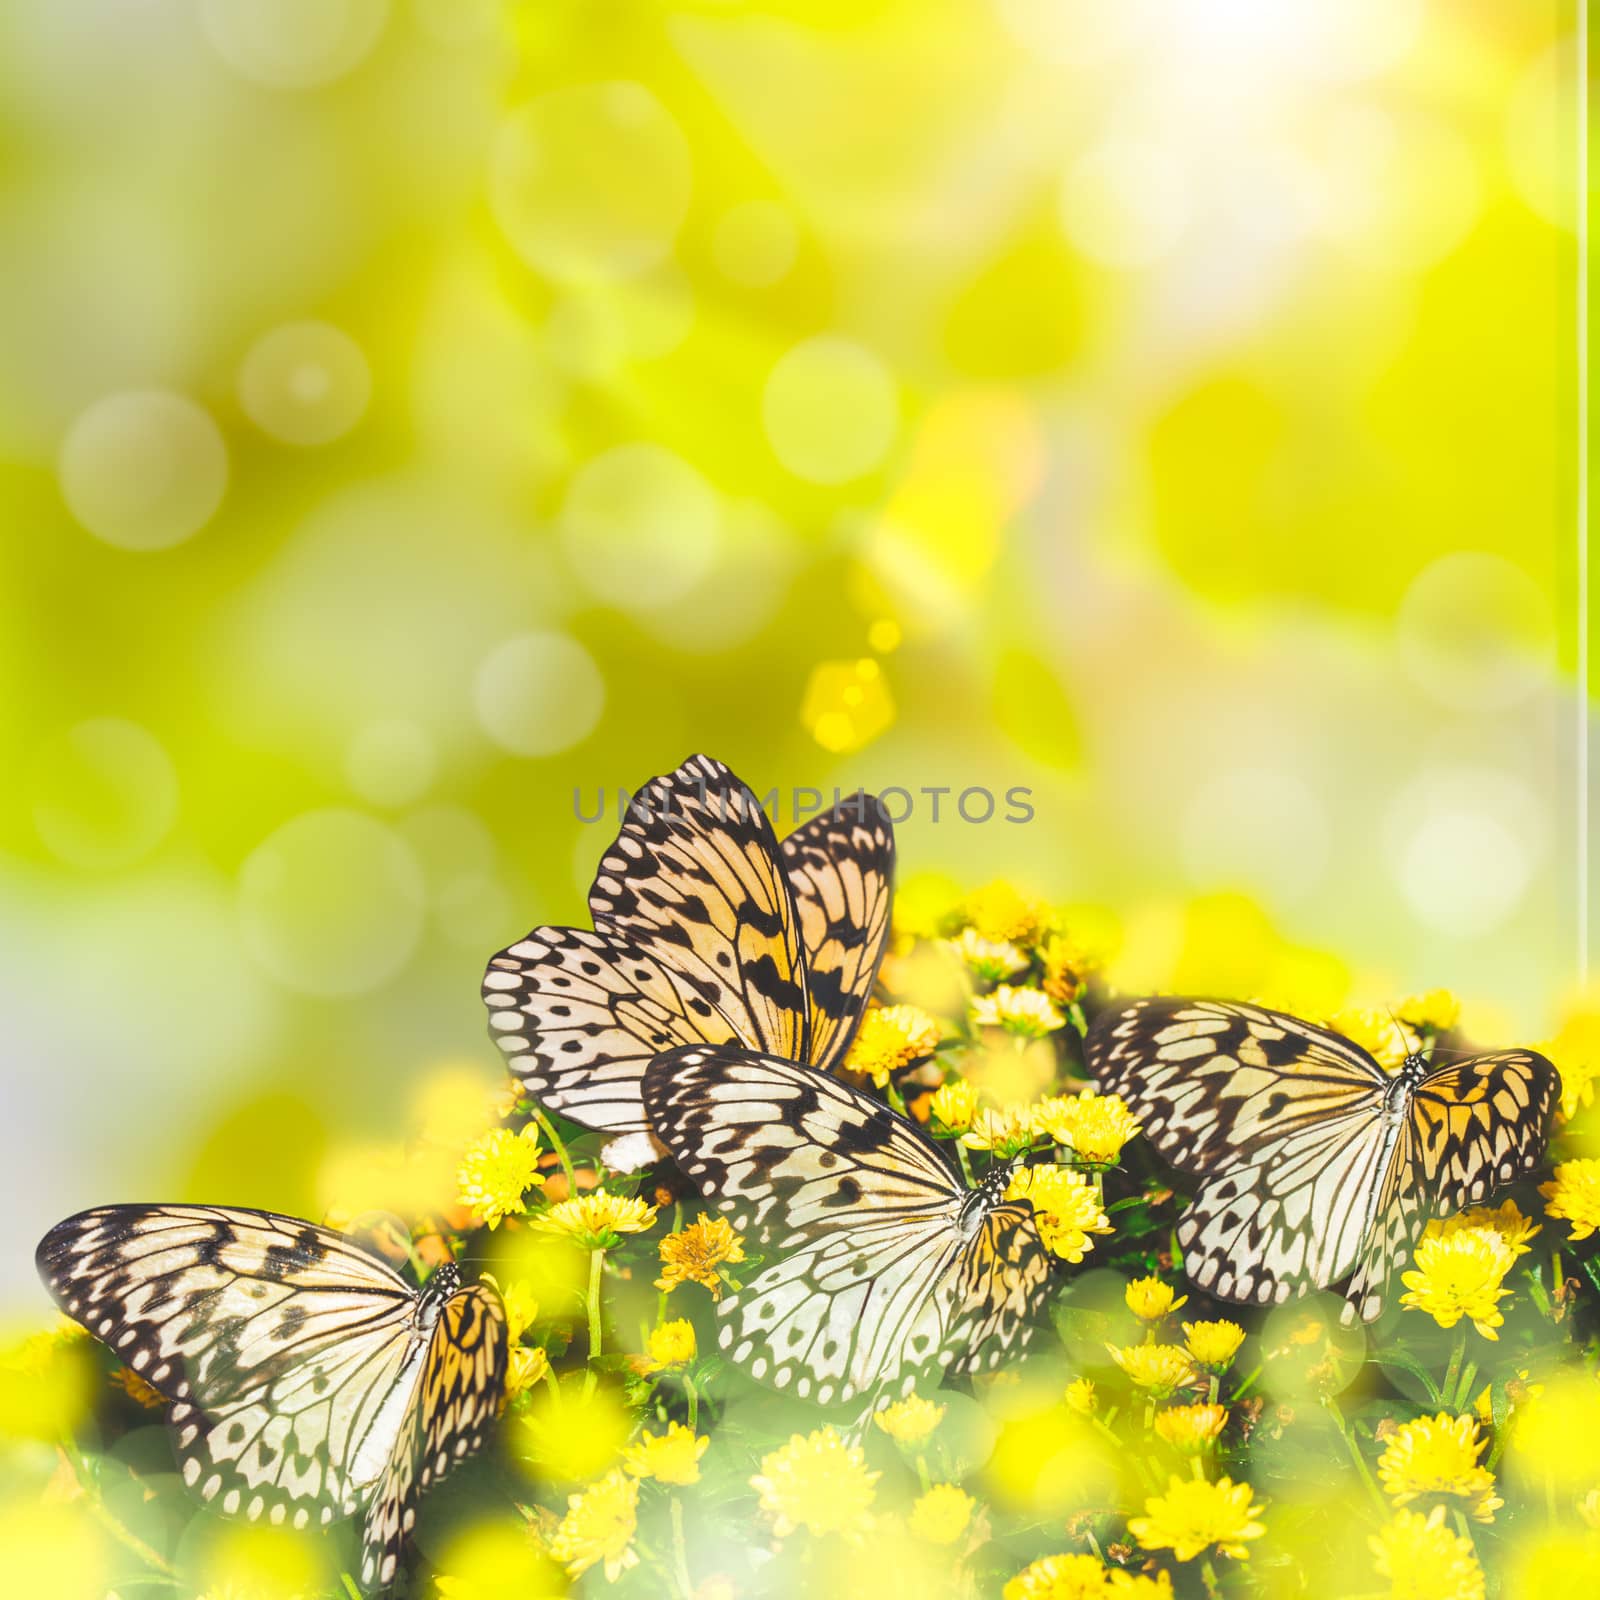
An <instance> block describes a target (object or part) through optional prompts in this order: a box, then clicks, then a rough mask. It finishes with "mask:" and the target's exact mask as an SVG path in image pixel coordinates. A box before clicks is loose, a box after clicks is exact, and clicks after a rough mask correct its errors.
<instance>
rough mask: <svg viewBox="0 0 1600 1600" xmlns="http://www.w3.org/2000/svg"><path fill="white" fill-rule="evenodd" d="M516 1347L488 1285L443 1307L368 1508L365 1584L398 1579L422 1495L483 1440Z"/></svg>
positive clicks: (458, 1294) (363, 1567)
mask: <svg viewBox="0 0 1600 1600" xmlns="http://www.w3.org/2000/svg"><path fill="white" fill-rule="evenodd" d="M509 1348H510V1342H509V1338H508V1334H507V1328H506V1314H505V1307H504V1306H503V1305H502V1304H501V1303H500V1297H499V1295H497V1294H496V1293H495V1292H494V1291H493V1290H492V1289H490V1288H488V1287H487V1286H485V1285H483V1284H470V1285H468V1286H467V1287H466V1288H464V1289H461V1290H459V1291H457V1292H456V1293H455V1294H453V1295H451V1296H450V1298H449V1299H448V1300H446V1301H445V1303H444V1305H443V1306H442V1307H441V1308H440V1311H439V1320H438V1321H437V1322H436V1323H435V1324H434V1327H433V1332H432V1335H431V1337H430V1338H429V1340H428V1346H427V1355H426V1356H425V1358H424V1359H423V1362H422V1369H421V1372H420V1374H419V1376H418V1381H417V1383H416V1385H415V1387H414V1388H413V1389H412V1391H411V1395H410V1399H409V1402H408V1404H407V1406H406V1413H405V1417H404V1420H403V1422H402V1424H401V1428H400V1433H399V1437H398V1439H397V1440H396V1443H395V1446H394V1448H393V1449H392V1450H391V1451H390V1453H389V1458H388V1463H387V1465H386V1466H385V1468H384V1472H383V1476H382V1477H381V1479H380V1480H379V1482H378V1487H377V1490H376V1492H375V1493H374V1495H373V1497H372V1502H371V1504H370V1505H369V1506H368V1508H367V1515H366V1519H365V1526H364V1527H363V1530H362V1543H361V1582H362V1585H363V1586H364V1587H369V1588H370V1587H371V1586H372V1585H374V1584H387V1583H389V1582H391V1581H392V1580H393V1578H394V1575H395V1572H396V1570H397V1569H398V1567H399V1564H400V1556H401V1553H402V1551H403V1549H404V1547H405V1542H406V1540H407V1539H408V1538H409V1537H410V1536H411V1531H412V1529H413V1528H414V1527H415V1526H416V1520H417V1500H418V1497H419V1496H420V1495H421V1494H422V1492H423V1490H425V1489H426V1488H427V1487H428V1486H429V1485H430V1484H432V1483H434V1482H436V1481H437V1480H438V1479H439V1478H442V1477H443V1476H444V1475H445V1473H447V1472H448V1471H449V1470H450V1468H451V1467H453V1466H455V1465H456V1463H457V1462H459V1461H464V1460H465V1459H466V1458H467V1457H468V1456H470V1455H472V1454H473V1453H474V1452H476V1451H477V1450H478V1449H479V1448H480V1447H481V1446H482V1444H483V1438H484V1432H485V1430H486V1429H487V1427H488V1425H489V1424H490V1422H492V1421H493V1420H494V1417H495V1414H496V1412H497V1411H498V1410H499V1407H500V1401H501V1399H502V1397H503V1396H504V1394H505V1387H506V1362H507V1356H508V1352H509Z"/></svg>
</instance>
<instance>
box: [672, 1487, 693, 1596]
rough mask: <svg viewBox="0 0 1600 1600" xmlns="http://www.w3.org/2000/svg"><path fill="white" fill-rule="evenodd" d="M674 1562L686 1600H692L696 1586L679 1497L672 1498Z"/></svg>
mask: <svg viewBox="0 0 1600 1600" xmlns="http://www.w3.org/2000/svg"><path fill="white" fill-rule="evenodd" d="M672 1562H673V1567H674V1570H675V1572H676V1574H677V1579H678V1586H679V1588H680V1589H681V1590H682V1591H683V1596H684V1600H691V1597H692V1596H693V1594H694V1584H693V1583H692V1582H691V1581H690V1579H689V1547H688V1544H687V1543H686V1542H685V1540H684V1537H683V1502H682V1501H681V1500H679V1498H678V1497H677V1495H674V1496H673V1497H672Z"/></svg>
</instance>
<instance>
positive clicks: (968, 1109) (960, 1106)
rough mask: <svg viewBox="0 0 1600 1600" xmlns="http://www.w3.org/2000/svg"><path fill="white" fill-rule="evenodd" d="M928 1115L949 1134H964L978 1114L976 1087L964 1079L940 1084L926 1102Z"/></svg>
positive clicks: (954, 1079) (953, 1079) (955, 1079)
mask: <svg viewBox="0 0 1600 1600" xmlns="http://www.w3.org/2000/svg"><path fill="white" fill-rule="evenodd" d="M928 1114H929V1115H930V1116H931V1117H932V1118H933V1120H934V1121H935V1122H936V1123H937V1124H938V1125H939V1126H940V1127H941V1128H948V1129H949V1130H950V1132H951V1133H964V1132H966V1130H967V1129H968V1128H970V1127H971V1126H972V1119H973V1118H974V1117H975V1116H977V1114H978V1090H977V1086H976V1085H975V1084H971V1083H968V1082H967V1080H966V1079H965V1078H952V1079H951V1080H950V1082H949V1083H942V1084H940V1085H939V1087H938V1088H937V1089H935V1090H934V1092H933V1098H932V1099H931V1100H929V1102H928Z"/></svg>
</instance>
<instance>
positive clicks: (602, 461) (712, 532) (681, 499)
mask: <svg viewBox="0 0 1600 1600" xmlns="http://www.w3.org/2000/svg"><path fill="white" fill-rule="evenodd" d="M720 520H721V507H720V506H719V504H718V501H717V494H716V491H715V490H714V489H713V488H712V487H711V485H710V484H709V483H707V482H706V480H705V479H704V478H703V477H701V476H700V474H699V473H698V472H696V471H695V469H694V468H693V467H691V466H690V465H689V463H688V462H687V461H685V460H684V459H683V457H682V456H678V455H674V454H673V452H672V451H670V450H666V449H663V448H662V446H660V445H657V444H623V445H617V446H616V447H615V448H614V449H611V450H606V451H604V452H603V453H601V454H600V455H598V456H595V457H594V458H593V459H592V460H590V461H588V462H586V463H585V464H584V466H583V467H582V468H581V469H580V470H579V472H578V473H577V475H576V476H575V477H574V478H573V480H572V483H571V485H570V487H569V488H568V490H567V497H566V500H565V501H564V503H563V504H562V507H561V519H560V527H561V539H562V544H563V546H564V548H565V550H566V553H567V559H568V560H569V561H570V562H571V563H572V568H573V570H574V571H575V572H576V573H577V575H578V576H579V578H581V579H582V581H583V583H584V585H585V586H586V587H587V588H588V589H589V591H590V593H592V594H593V595H595V596H596V597H597V598H598V599H600V600H603V601H606V602H608V603H610V604H612V605H621V606H627V607H629V608H630V609H634V610H639V611H655V610H658V609H659V608H661V607H663V606H669V605H671V604H672V603H673V602H674V601H676V600H678V599H679V598H680V597H681V596H682V595H684V594H685V593H687V592H688V590H689V589H690V588H692V587H693V585H694V584H695V583H696V581H697V580H698V579H699V578H700V577H701V576H702V575H703V574H704V573H705V572H706V571H707V570H708V569H709V568H710V567H711V564H712V562H713V560H714V559H715V557H716V549H717V528H718V523H719V522H720Z"/></svg>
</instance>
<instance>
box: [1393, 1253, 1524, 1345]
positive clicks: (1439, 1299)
mask: <svg viewBox="0 0 1600 1600" xmlns="http://www.w3.org/2000/svg"><path fill="white" fill-rule="evenodd" d="M1515 1259H1516V1256H1515V1253H1514V1252H1513V1251H1512V1249H1511V1246H1510V1245H1508V1244H1507V1243H1506V1241H1505V1239H1504V1238H1503V1237H1502V1236H1501V1234H1500V1232H1499V1230H1498V1229H1496V1228H1460V1229H1457V1230H1456V1231H1455V1232H1454V1233H1444V1232H1435V1231H1433V1230H1432V1229H1431V1227H1430V1230H1429V1232H1428V1233H1426V1234H1424V1236H1423V1238H1422V1240H1421V1241H1420V1242H1419V1243H1418V1245H1417V1248H1416V1253H1415V1255H1414V1256H1413V1260H1415V1262H1416V1266H1415V1268H1414V1269H1413V1270H1412V1271H1410V1272H1403V1273H1401V1275H1400V1281H1401V1282H1402V1283H1403V1284H1404V1285H1405V1286H1406V1293H1405V1294H1403V1295H1402V1296H1401V1297H1400V1304H1401V1305H1403V1306H1406V1307H1409V1308H1410V1309H1412V1310H1415V1311H1425V1312H1426V1313H1427V1314H1428V1315H1429V1316H1430V1317H1432V1318H1433V1320H1434V1321H1435V1322H1437V1323H1438V1324H1439V1326H1440V1327H1441V1328H1453V1327H1455V1325H1456V1324H1457V1323H1458V1322H1459V1321H1460V1320H1461V1319H1462V1318H1463V1317H1465V1318H1466V1319H1467V1320H1468V1321H1469V1322H1471V1324H1472V1325H1473V1327H1475V1328H1476V1329H1477V1330H1478V1332H1479V1333H1480V1334H1482V1335H1483V1337H1484V1338H1485V1339H1498V1338H1499V1337H1500V1335H1499V1334H1498V1333H1496V1332H1495V1329H1497V1328H1498V1327H1500V1326H1501V1324H1502V1323H1503V1322H1504V1321H1505V1318H1504V1317H1503V1316H1502V1315H1501V1314H1500V1302H1501V1300H1503V1299H1504V1298H1505V1297H1506V1295H1507V1294H1508V1293H1509V1292H1510V1291H1509V1290H1507V1289H1506V1288H1505V1287H1504V1283H1503V1281H1504V1279H1505V1275H1506V1273H1507V1272H1508V1271H1510V1269H1511V1264H1512V1262H1513V1261H1515Z"/></svg>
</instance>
